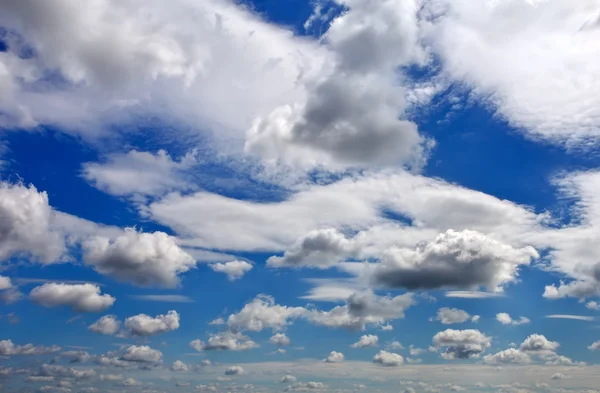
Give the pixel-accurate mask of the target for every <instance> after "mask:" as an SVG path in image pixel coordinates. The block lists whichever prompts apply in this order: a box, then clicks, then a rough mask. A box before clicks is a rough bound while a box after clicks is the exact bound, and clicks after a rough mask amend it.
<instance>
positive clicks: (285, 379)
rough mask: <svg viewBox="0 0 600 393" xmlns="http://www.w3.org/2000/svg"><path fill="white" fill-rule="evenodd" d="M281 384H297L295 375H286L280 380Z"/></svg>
mask: <svg viewBox="0 0 600 393" xmlns="http://www.w3.org/2000/svg"><path fill="white" fill-rule="evenodd" d="M279 382H280V383H291V382H296V377H294V376H293V375H289V374H288V375H284V376H283V377H281V378H280V379H279Z"/></svg>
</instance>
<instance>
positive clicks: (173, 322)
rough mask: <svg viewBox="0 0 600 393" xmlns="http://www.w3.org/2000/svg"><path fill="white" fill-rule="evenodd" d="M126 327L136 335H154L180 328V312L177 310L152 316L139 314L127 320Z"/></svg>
mask: <svg viewBox="0 0 600 393" xmlns="http://www.w3.org/2000/svg"><path fill="white" fill-rule="evenodd" d="M125 327H126V328H127V329H129V330H131V333H132V334H133V335H135V336H153V335H156V334H161V333H165V332H170V331H173V330H176V329H178V328H179V314H178V313H177V311H175V310H171V311H169V312H168V313H167V314H165V315H157V316H156V317H151V316H149V315H146V314H139V315H135V316H133V317H129V318H127V319H126V320H125Z"/></svg>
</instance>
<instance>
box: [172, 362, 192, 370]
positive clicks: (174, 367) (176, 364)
mask: <svg viewBox="0 0 600 393" xmlns="http://www.w3.org/2000/svg"><path fill="white" fill-rule="evenodd" d="M189 369H190V368H189V367H188V365H187V364H185V363H184V362H182V361H181V360H176V361H174V362H173V364H172V365H171V370H172V371H189Z"/></svg>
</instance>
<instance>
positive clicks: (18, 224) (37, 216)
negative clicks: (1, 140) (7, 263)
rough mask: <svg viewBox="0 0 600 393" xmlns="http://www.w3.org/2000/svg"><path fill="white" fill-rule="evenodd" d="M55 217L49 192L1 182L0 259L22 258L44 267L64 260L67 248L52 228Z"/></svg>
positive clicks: (58, 233)
mask: <svg viewBox="0 0 600 393" xmlns="http://www.w3.org/2000/svg"><path fill="white" fill-rule="evenodd" d="M55 214H56V213H55V211H54V210H53V209H52V207H50V205H49V203H48V194H46V192H43V191H42V192H40V191H38V190H37V189H36V188H35V187H34V186H29V187H25V186H24V185H22V184H9V183H6V182H0V217H2V220H0V259H2V260H6V259H10V258H11V257H13V256H16V255H23V256H27V257H29V258H30V259H32V260H33V261H36V262H39V263H44V264H48V263H53V262H57V261H58V260H59V259H61V257H62V256H64V254H65V252H66V246H65V240H64V235H62V234H61V233H60V231H58V230H57V229H56V228H55V227H54V226H53V219H54V216H55ZM5 284H6V283H5Z"/></svg>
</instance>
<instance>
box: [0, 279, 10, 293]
mask: <svg viewBox="0 0 600 393" xmlns="http://www.w3.org/2000/svg"><path fill="white" fill-rule="evenodd" d="M9 288H12V282H11V281H10V277H6V276H0V291H2V290H5V289H9Z"/></svg>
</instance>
